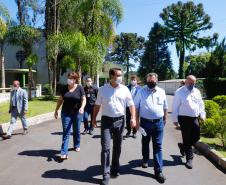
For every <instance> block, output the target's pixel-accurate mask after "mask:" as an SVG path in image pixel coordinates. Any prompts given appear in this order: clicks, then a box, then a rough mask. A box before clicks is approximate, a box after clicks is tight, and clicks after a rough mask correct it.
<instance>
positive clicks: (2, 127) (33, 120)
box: [0, 112, 60, 134]
mask: <svg viewBox="0 0 226 185" xmlns="http://www.w3.org/2000/svg"><path fill="white" fill-rule="evenodd" d="M59 117H60V114H59ZM51 120H54V112H49V113H45V114H40V115H37V116H34V117H30V118H27V123H28V127H30V126H31V125H37V124H40V123H43V122H46V121H51ZM9 124H10V122H8V123H3V124H0V134H2V133H4V132H7V129H8V127H9ZM21 128H23V127H22V124H21V121H20V120H19V119H18V121H17V124H16V125H15V128H14V130H18V129H21Z"/></svg>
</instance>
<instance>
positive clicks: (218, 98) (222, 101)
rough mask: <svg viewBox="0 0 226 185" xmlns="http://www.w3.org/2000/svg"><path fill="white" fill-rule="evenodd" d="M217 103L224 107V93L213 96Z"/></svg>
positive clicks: (225, 102)
mask: <svg viewBox="0 0 226 185" xmlns="http://www.w3.org/2000/svg"><path fill="white" fill-rule="evenodd" d="M213 101H215V102H216V103H217V104H218V105H220V107H221V109H225V108H226V95H218V96H215V97H214V98H213Z"/></svg>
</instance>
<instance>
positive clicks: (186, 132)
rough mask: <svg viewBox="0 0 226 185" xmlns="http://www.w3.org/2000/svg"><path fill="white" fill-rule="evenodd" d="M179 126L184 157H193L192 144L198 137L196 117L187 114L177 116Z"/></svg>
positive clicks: (198, 129) (198, 128)
mask: <svg viewBox="0 0 226 185" xmlns="http://www.w3.org/2000/svg"><path fill="white" fill-rule="evenodd" d="M178 122H179V124H180V127H181V133H182V139H183V149H184V152H185V154H186V159H187V160H189V159H193V151H192V145H194V144H195V143H196V142H197V141H198V140H199V139H200V127H199V122H198V118H196V117H189V116H178Z"/></svg>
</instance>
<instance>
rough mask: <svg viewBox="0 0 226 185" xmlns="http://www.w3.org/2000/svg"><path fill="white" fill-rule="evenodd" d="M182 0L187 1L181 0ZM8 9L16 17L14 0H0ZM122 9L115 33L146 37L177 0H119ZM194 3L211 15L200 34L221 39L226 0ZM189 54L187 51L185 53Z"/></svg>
mask: <svg viewBox="0 0 226 185" xmlns="http://www.w3.org/2000/svg"><path fill="white" fill-rule="evenodd" d="M181 1H182V2H187V1H185V0H181ZM0 2H2V3H4V4H5V5H6V6H7V8H8V9H9V11H10V13H11V16H12V17H13V18H15V19H16V13H17V7H16V4H15V1H14V0H0ZM121 2H122V4H123V9H124V17H123V20H122V22H121V23H120V24H119V25H117V26H116V33H117V34H120V33H121V32H131V33H137V34H138V35H140V36H143V37H145V38H147V36H148V33H149V31H150V30H151V27H152V26H153V24H154V23H155V22H157V21H158V22H159V23H163V22H162V21H161V18H160V17H159V14H160V13H161V12H162V9H163V8H165V7H166V6H168V5H171V4H172V3H177V0H121ZM194 3H195V4H198V3H202V4H203V6H204V11H205V12H206V13H207V14H208V15H209V16H210V17H211V22H212V23H213V27H212V29H211V30H207V31H205V32H203V33H202V35H213V33H218V34H219V40H220V41H221V40H222V39H223V38H224V37H226V11H225V8H226V0H194ZM169 50H170V52H171V59H172V62H173V67H174V69H175V70H176V71H177V70H178V63H179V62H178V57H177V54H176V50H175V46H174V45H171V44H169ZM203 51H205V50H200V49H199V50H196V51H195V52H193V53H191V54H198V53H200V52H203ZM186 54H187V55H188V54H189V53H188V52H187V53H186Z"/></svg>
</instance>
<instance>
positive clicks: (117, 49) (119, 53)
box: [108, 33, 145, 84]
mask: <svg viewBox="0 0 226 185" xmlns="http://www.w3.org/2000/svg"><path fill="white" fill-rule="evenodd" d="M144 41H145V39H144V37H141V36H137V34H136V33H121V34H120V35H117V36H116V38H115V40H114V43H113V48H112V51H111V52H110V54H109V56H108V60H109V61H112V62H115V63H117V64H122V65H123V66H125V67H126V83H127V84H128V82H129V72H130V68H131V67H134V63H133V62H137V61H140V57H141V55H142V52H143V48H144Z"/></svg>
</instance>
